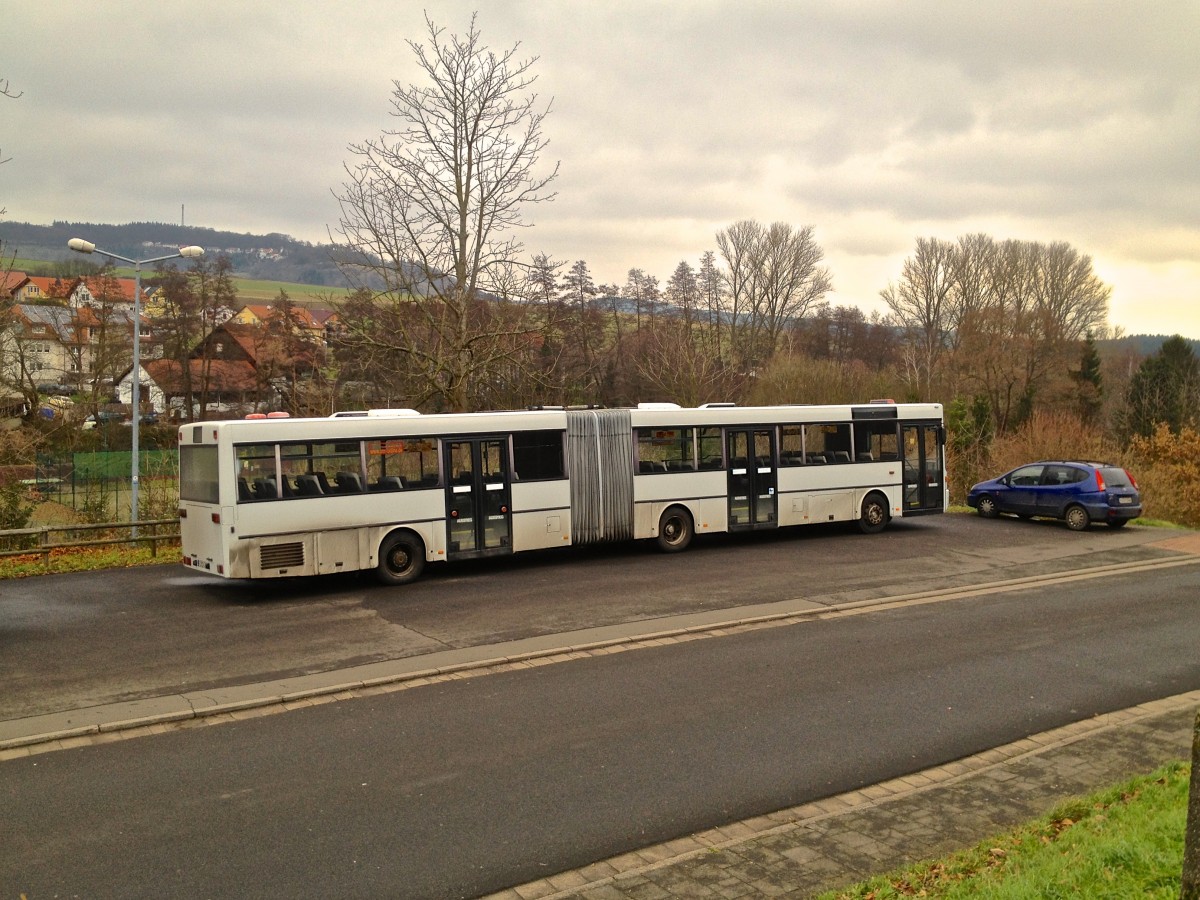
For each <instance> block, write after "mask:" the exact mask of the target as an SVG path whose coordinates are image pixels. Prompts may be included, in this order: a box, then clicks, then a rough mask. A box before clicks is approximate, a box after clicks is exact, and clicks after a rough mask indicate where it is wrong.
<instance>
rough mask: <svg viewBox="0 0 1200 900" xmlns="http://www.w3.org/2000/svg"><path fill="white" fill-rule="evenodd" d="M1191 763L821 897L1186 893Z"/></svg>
mask: <svg viewBox="0 0 1200 900" xmlns="http://www.w3.org/2000/svg"><path fill="white" fill-rule="evenodd" d="M1190 772H1191V767H1190V766H1189V765H1188V764H1186V763H1182V762H1180V763H1171V764H1169V765H1167V766H1164V767H1163V768H1161V769H1159V770H1158V771H1156V772H1154V773H1152V774H1150V775H1146V776H1141V777H1138V778H1134V779H1131V780H1130V781H1127V782H1125V783H1123V784H1120V785H1118V786H1116V787H1113V788H1109V789H1108V790H1105V791H1101V792H1099V793H1097V794H1093V795H1091V796H1090V797H1085V798H1081V799H1078V800H1073V801H1068V802H1067V803H1064V804H1062V805H1060V806H1058V807H1056V808H1055V809H1054V810H1053V811H1052V812H1050V813H1049V814H1048V815H1046V816H1044V817H1043V818H1041V819H1038V820H1036V821H1035V822H1032V823H1030V824H1028V825H1025V826H1023V827H1020V828H1017V829H1015V830H1013V831H1011V832H1008V833H1007V834H1003V835H1000V836H999V837H996V838H992V839H990V840H987V841H984V842H982V843H980V844H979V845H977V846H975V847H973V848H971V849H969V850H964V851H961V852H959V853H955V854H953V855H952V856H949V857H946V858H944V859H940V860H934V861H926V862H922V863H918V864H916V865H914V866H912V867H910V868H907V869H904V870H901V871H898V872H894V873H892V874H889V875H884V876H880V877H877V878H872V879H870V880H869V881H865V882H862V883H860V884H857V885H854V886H852V887H849V888H843V889H841V890H836V891H829V892H826V893H823V894H821V895H819V898H818V900H900V898H907V897H925V898H934V900H963V898H973V900H983V898H986V900H1033V898H1048V900H1057V898H1064V900H1065V898H1068V897H1070V898H1078V897H1087V898H1112V900H1117V898H1121V900H1126V898H1131V897H1139V898H1162V900H1168V898H1170V900H1175V898H1177V897H1178V896H1179V884H1180V877H1181V876H1180V873H1181V867H1182V865H1183V842H1184V831H1185V828H1186V823H1187V796H1188V779H1189V776H1190Z"/></svg>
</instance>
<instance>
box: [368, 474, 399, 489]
mask: <svg viewBox="0 0 1200 900" xmlns="http://www.w3.org/2000/svg"><path fill="white" fill-rule="evenodd" d="M371 490H373V491H401V490H404V479H403V478H401V477H400V476H399V475H381V476H380V477H379V479H378V480H377V481H376V482H375V483H374V484H373V485H371Z"/></svg>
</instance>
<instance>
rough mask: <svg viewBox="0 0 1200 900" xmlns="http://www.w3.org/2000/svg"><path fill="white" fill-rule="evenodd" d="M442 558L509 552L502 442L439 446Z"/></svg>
mask: <svg viewBox="0 0 1200 900" xmlns="http://www.w3.org/2000/svg"><path fill="white" fill-rule="evenodd" d="M443 447H444V450H443V453H444V457H443V464H444V466H445V473H446V529H447V553H446V557H447V558H448V559H462V558H464V557H471V556H492V555H494V554H498V553H510V552H512V540H511V534H512V513H511V504H510V502H509V474H508V473H509V466H508V441H506V440H504V439H502V438H469V439H464V440H457V441H446V442H445V443H444V444H443Z"/></svg>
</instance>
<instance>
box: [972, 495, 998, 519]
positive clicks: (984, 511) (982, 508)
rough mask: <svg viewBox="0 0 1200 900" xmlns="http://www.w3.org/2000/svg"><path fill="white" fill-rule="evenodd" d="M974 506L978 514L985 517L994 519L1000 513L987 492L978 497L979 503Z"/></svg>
mask: <svg viewBox="0 0 1200 900" xmlns="http://www.w3.org/2000/svg"><path fill="white" fill-rule="evenodd" d="M976 508H977V509H978V510H979V514H980V515H981V516H983V517H984V518H985V519H994V518H996V516H998V515H1000V510H999V509H997V508H996V501H995V499H994V498H992V497H990V496H988V495H987V494H984V495H983V496H982V497H980V498H979V504H978V506H977V507H976Z"/></svg>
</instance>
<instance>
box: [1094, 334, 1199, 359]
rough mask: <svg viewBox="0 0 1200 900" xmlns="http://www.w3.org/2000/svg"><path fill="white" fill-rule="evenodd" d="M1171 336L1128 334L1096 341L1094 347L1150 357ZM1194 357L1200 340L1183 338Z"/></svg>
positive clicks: (1105, 350)
mask: <svg viewBox="0 0 1200 900" xmlns="http://www.w3.org/2000/svg"><path fill="white" fill-rule="evenodd" d="M1172 336H1173V335H1169V334H1129V335H1125V336H1124V337H1120V338H1114V339H1112V340H1106V341H1096V347H1097V348H1098V349H1100V350H1101V352H1110V353H1111V352H1115V353H1128V354H1132V355H1133V356H1136V357H1138V358H1144V357H1147V356H1152V355H1154V354H1155V353H1157V352H1158V351H1159V350H1160V349H1161V348H1162V345H1163V343H1164V342H1165V341H1166V340H1167V339H1168V338H1170V337H1172ZM1185 340H1186V341H1187V342H1188V344H1189V345H1190V346H1191V348H1192V352H1193V353H1195V354H1196V356H1200V340H1196V339H1194V338H1185Z"/></svg>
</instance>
